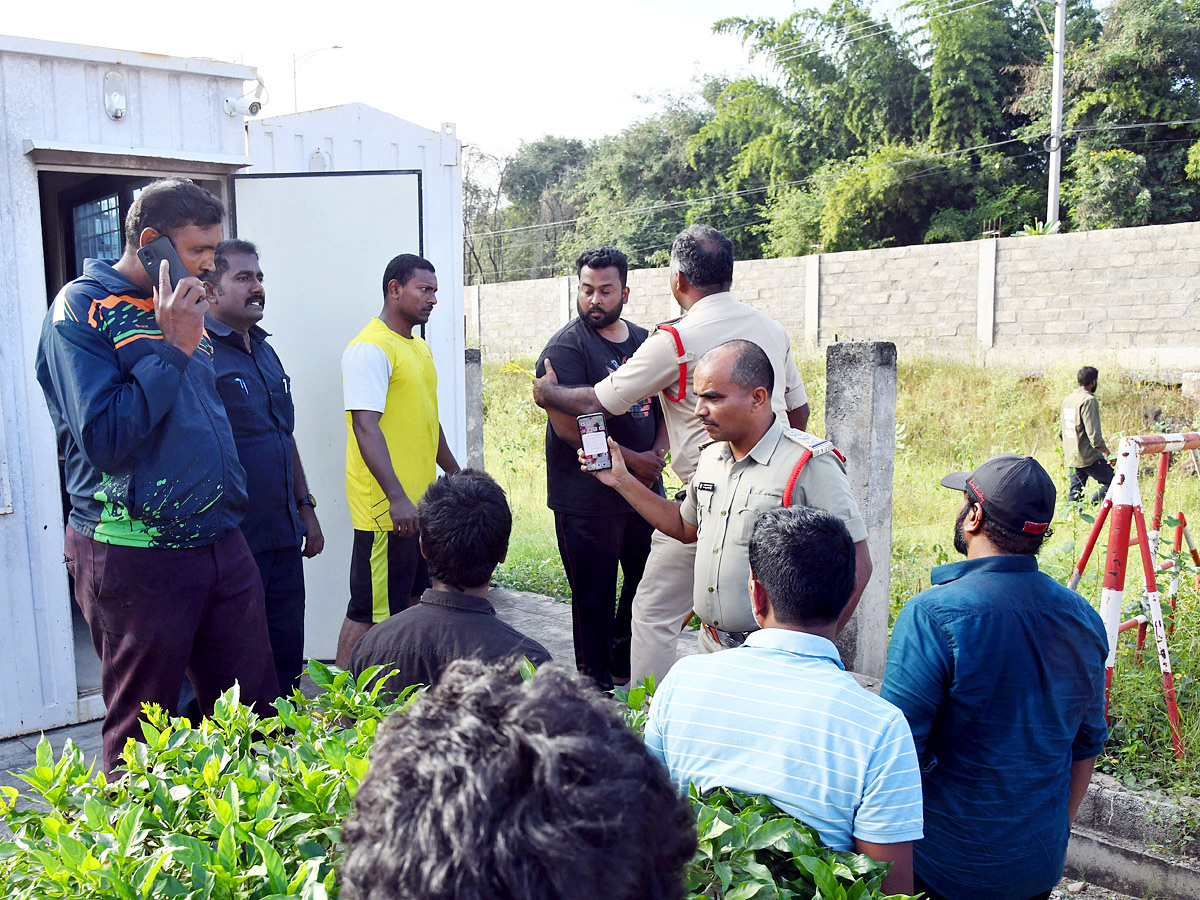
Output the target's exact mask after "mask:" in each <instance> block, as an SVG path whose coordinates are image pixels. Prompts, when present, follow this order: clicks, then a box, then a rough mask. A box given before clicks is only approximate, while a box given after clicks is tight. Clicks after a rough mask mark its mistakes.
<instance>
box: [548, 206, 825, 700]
mask: <svg viewBox="0 0 1200 900" xmlns="http://www.w3.org/2000/svg"><path fill="white" fill-rule="evenodd" d="M670 280H671V293H672V294H673V295H674V297H675V300H676V302H677V303H678V304H679V305H680V307H681V308H682V309H683V310H684V312H685V313H686V315H684V316H683V317H682V318H679V319H676V320H674V321H673V322H669V323H666V324H664V325H660V326H659V327H658V329H656V330H655V331H654V333H653V334H651V335H650V337H649V338H647V339H646V342H645V343H644V344H642V346H641V347H639V348H638V349H637V352H635V353H634V354H633V356H632V357H630V359H629V362H627V363H626V364H625V365H623V366H621V367H620V368H619V369H617V371H616V372H614V373H613V374H611V375H609V376H608V377H607V378H605V379H604V380H603V381H601V382H599V383H598V384H596V385H595V386H594V387H586V386H585V387H568V386H564V385H560V384H558V382H557V379H556V378H555V377H554V368H553V365H550V366H547V367H546V375H545V376H544V377H543V378H540V379H538V380H537V381H535V382H534V400H535V401H536V402H537V404H538V405H539V406H542V407H545V408H553V409H557V410H559V411H561V412H565V413H567V414H569V415H573V416H577V415H580V414H582V413H591V412H599V411H601V410H603V411H604V412H607V413H609V414H610V415H620V414H621V413H623V412H624V411H625V410H627V409H629V408H630V407H631V406H632V405H633V404H635V403H637V402H638V401H639V400H641V399H644V398H646V397H651V396H653V395H654V394H659V399H660V402H661V403H662V409H663V415H664V417H665V419H666V425H667V433H668V435H669V436H670V442H671V468H672V469H673V470H674V471H675V474H676V475H677V476H678V477H679V478H680V479H681V480H682V481H684V482H687V481H688V479H690V478H691V477H692V474H693V473H694V472H695V471H696V463H697V462H698V460H699V458H700V445H701V444H703V443H705V442H706V441H707V440H709V436H708V434H707V433H706V432H705V430H704V427H703V426H702V425H701V423H700V420H699V419H698V418H696V416H695V415H693V412H694V410H695V409H696V394H695V392H694V390H693V385H692V374H693V369H694V368H695V367H694V365H693V363H694V362H695V361H696V360H698V359H699V358H700V357H702V356H703V355H704V354H705V353H707V352H708V351H709V350H711V349H712V348H713V347H716V346H717V345H718V344H723V343H725V342H726V341H730V340H735V339H742V340H749V341H754V342H755V343H756V344H758V345H759V346H760V347H761V348H762V349H763V351H764V352H766V354H767V357H768V358H769V360H770V363H771V367H772V369H773V370H774V382H775V388H774V390H773V392H772V394H771V408H772V409H773V410H774V411H775V415H776V417H777V418H778V419H779V420H780V421H781V422H786V423H787V424H790V425H791V426H792V427H794V428H799V429H801V430H803V428H804V426H805V425H806V424H807V423H808V413H809V409H808V395H807V393H806V392H805V390H804V382H803V381H802V380H801V378H800V372H799V370H797V368H796V363H795V360H794V359H793V358H792V343H791V339H790V338H789V337H788V333H787V331H786V329H784V327H783V326H782V325H780V324H779V323H778V322H776V321H775V320H774V319H772V318H771V317H770V316H768V315H766V314H765V313H762V312H759V311H758V310H756V309H754V308H753V307H750V306H747V305H746V304H744V303H741V302H739V301H737V300H735V299H734V298H733V295H732V294H731V293H730V290H731V288H732V287H733V242H732V241H730V240H729V238H727V237H726V236H725V235H724V234H722V233H721V232H720V231H718V230H717V229H715V228H712V227H710V226H708V225H691V226H689V227H687V228H685V229H684V230H683V231H681V232H680V233H679V234H678V235H676V236H675V240H674V242H672V244H671V273H670ZM677 499H682V498H681V497H678V498H677ZM695 567H696V547H695V544H685V543H682V542H680V541H678V540H676V539H674V538H672V537H668V536H667V535H665V534H663V533H662V532H656V533H655V534H654V537H653V538H652V539H651V544H650V556H649V559H648V560H647V561H646V570H645V572H644V573H643V575H642V581H641V584H639V585H638V591H637V594H636V595H635V596H634V598H633V639H632V645H631V648H630V676H629V677H630V683H632V684H636V683H637V682H638V681H639V680H641V679H643V678H645V677H646V676H647V675H650V674H654V675H656V676H657V677H658V678H659V679H662V677H663V676H664V675H666V674H667V671H668V670H669V669H670V668H671V666H672V665H673V664H674V663H675V645H676V641H677V640H678V638H679V632H680V630H681V629H682V628H683V626H684V624H685V623H686V622H687V620H688V619H689V618H690V615H691V598H692V582H693V574H694V572H695Z"/></svg>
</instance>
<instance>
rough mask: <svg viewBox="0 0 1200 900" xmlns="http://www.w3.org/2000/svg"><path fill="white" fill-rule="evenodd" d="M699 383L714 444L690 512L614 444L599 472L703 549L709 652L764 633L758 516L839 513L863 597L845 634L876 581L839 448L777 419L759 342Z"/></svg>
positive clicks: (724, 348) (698, 581) (699, 568)
mask: <svg viewBox="0 0 1200 900" xmlns="http://www.w3.org/2000/svg"><path fill="white" fill-rule="evenodd" d="M694 383H695V390H696V396H697V402H696V407H695V413H694V414H695V417H696V419H697V421H699V423H700V425H701V427H702V428H703V429H704V430H705V432H706V433H707V434H708V435H709V437H711V438H712V441H711V442H710V443H707V444H705V445H704V446H703V447H702V448H701V451H700V460H699V464H698V465H697V467H696V471H695V473H694V474H693V475H692V477H691V479H690V480H689V482H688V487H687V491H686V495H685V497H684V500H683V504H682V505H681V506H680V505H676V504H674V503H672V502H671V501H669V500H666V499H665V498H662V497H659V496H658V495H657V494H654V493H653V492H652V491H650V490H649V489H648V488H646V487H645V486H644V485H643V484H641V483H640V482H639V481H638V480H637V479H636V478H635V477H633V476H632V475H630V474H629V472H628V470H627V469H626V468H625V464H624V460H623V459H622V457H621V453H620V449H619V448H617V446H616V444H615V443H612V442H611V441H610V448H611V449H612V455H613V468H612V470H611V471H605V472H597V473H594V474H595V475H596V477H597V478H599V479H600V480H601V481H603V482H604V483H605V484H607V485H609V486H610V487H613V488H615V489H616V490H617V491H619V492H620V493H621V495H622V496H623V497H624V498H625V499H626V500H628V501H629V503H630V505H631V506H633V508H634V509H635V510H637V511H638V513H640V514H641V515H642V516H643V517H644V518H645V519H646V520H647V521H648V522H650V523H651V524H652V525H654V527H655V528H656V529H658V530H659V531H660V532H662V533H663V534H665V535H668V536H670V537H672V538H673V539H675V540H677V541H680V542H682V543H684V544H693V543H694V544H695V546H696V562H695V569H694V573H695V578H694V590H693V595H692V602H693V606H694V609H695V611H696V613H697V614H698V615H699V616H700V618H701V620H702V621H703V623H704V628H703V629H702V630H701V633H700V647H701V649H702V650H705V651H709V652H711V651H715V650H720V649H723V648H725V647H736V646H737V645H738V644H740V643H741V642H742V641H743V640H745V637H746V635H747V634H749V633H750V632H751V631H754V630H756V629H757V627H758V626H757V624H756V623H755V620H754V614H753V611H752V609H751V606H750V596H749V590H748V582H749V578H750V562H749V556H748V549H747V548H748V546H749V542H750V535H751V532H752V531H753V530H754V522H755V519H756V518H757V517H758V516H760V515H762V513H764V512H765V511H767V510H769V509H775V508H778V507H780V506H785V505H789V506H792V505H794V506H800V505H803V506H818V507H821V508H823V509H825V510H827V511H829V512H831V513H833V514H834V515H836V516H837V517H838V518H840V519H841V520H842V521H843V522H844V523H845V524H846V528H847V530H848V531H849V532H850V536H851V537H852V538H853V539H854V542H855V543H854V549H855V585H854V593H853V594H852V596H851V598H850V602H849V603H848V604H847V606H846V609H845V610H844V611H843V613H842V616H841V618H840V619H839V621H838V627H839V628H841V627H842V626H843V625H845V623H846V622H847V621H849V619H850V616H851V614H852V613H853V612H854V607H855V606H856V605H857V604H858V598H859V597H860V596H862V592H863V588H864V587H865V586H866V583H867V579H868V578H870V575H871V555H870V552H869V551H868V550H867V528H866V524H865V523H864V522H863V518H862V515H861V514H860V513H859V510H858V505H857V504H856V503H855V501H854V496H853V494H852V493H851V490H850V482H849V481H848V480H847V478H846V470H845V468H844V467H843V465H842V461H841V459H840V458H839V455H838V453H837V450H836V449H835V448H834V447H833V445H832V444H830V443H829V442H828V441H826V440H823V439H821V438H818V437H815V436H814V435H811V434H807V433H806V432H803V431H799V430H797V429H792V428H785V427H784V426H783V424H782V423H781V422H779V421H778V419H777V418H776V416H775V414H774V412H773V411H772V409H771V392H772V388H773V387H774V373H773V372H772V368H771V363H770V361H769V359H768V358H767V355H766V354H765V353H764V352H763V350H762V348H761V347H759V346H758V345H756V344H754V343H751V342H750V341H741V340H738V341H729V342H727V343H724V344H721V345H720V346H718V347H716V348H714V349H713V350H710V351H709V352H708V353H706V354H705V355H704V356H703V357H702V358H701V359H700V361H699V363H697V365H696V371H695V376H694ZM581 453H582V451H581Z"/></svg>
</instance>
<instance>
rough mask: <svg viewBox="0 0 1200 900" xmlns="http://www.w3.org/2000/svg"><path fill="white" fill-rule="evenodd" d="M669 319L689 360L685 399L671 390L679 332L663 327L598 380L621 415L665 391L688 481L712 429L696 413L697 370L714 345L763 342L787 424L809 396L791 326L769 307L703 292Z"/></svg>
mask: <svg viewBox="0 0 1200 900" xmlns="http://www.w3.org/2000/svg"><path fill="white" fill-rule="evenodd" d="M667 324H669V325H674V327H675V328H676V329H677V330H678V331H679V337H680V339H681V340H682V341H683V350H684V356H683V361H684V362H686V363H687V384H686V393H685V394H684V397H683V399H682V400H681V401H679V402H678V403H675V402H673V401H672V400H670V399H669V398H668V397H667V396H666V395H667V394H670V395H671V397H675V396H678V393H679V363H680V357H679V356H678V354H677V353H676V352H675V338H674V337H672V336H671V334H670V333H668V332H666V331H662V330H661V329H659V330H656V331H655V332H654V333H653V334H651V335H650V337H648V338H647V339H646V341H645V343H643V344H642V346H640V347H638V349H637V352H635V353H634V354H633V356H631V357H630V358H629V360H628V362H626V363H625V364H624V365H622V366H621V367H620V368H619V369H617V371H615V372H613V373H612V375H610V376H608V378H606V379H604V380H603V381H601V382H600V383H599V384H597V385H596V397H597V398H598V399H599V400H600V404H601V405H602V406H603V407H604V409H605V410H606V411H607V412H608V413H609V414H610V415H614V416H616V415H620V414H621V413H623V412H625V411H627V410H628V409H629V408H630V407H631V406H633V405H634V404H635V403H637V402H639V401H641V400H644V399H645V398H647V397H652V396H654V395H655V394H657V393H659V392H660V391H661V392H663V397H662V409H663V416H664V418H665V419H666V425H667V434H668V435H669V437H670V439H671V468H672V469H674V470H675V474H676V475H678V476H679V479H680V480H681V481H687V480H688V478H690V477H691V475H692V473H693V472H694V471H696V463H697V461H698V460H699V458H700V445H701V444H703V443H705V442H706V441H707V440H708V434H707V432H705V430H704V428H703V427H702V426H701V425H700V420H699V419H697V418H696V416H695V415H694V412H695V409H696V394H695V393H694V392H693V389H692V375H693V370H694V369H695V367H696V361H697V360H699V359H700V357H702V356H703V355H704V354H705V353H707V352H708V351H709V350H711V349H712V348H713V347H716V346H718V345H719V344H723V343H725V342H726V341H733V340H747V341H753V342H754V343H756V344H758V346H760V347H762V349H763V351H764V352H765V353H766V354H767V358H768V359H770V360H771V366H772V368H773V369H774V371H775V390H774V391H773V392H772V395H771V407H772V409H774V410H775V413H776V416H777V417H780V418H781V421H782V422H783V424H785V425H786V424H787V411H788V410H791V409H799V408H800V407H801V406H803V405H804V404H805V403H807V402H808V394H807V392H806V391H805V390H804V382H803V381H802V380H801V378H800V371H799V370H798V369H797V368H796V361H795V360H794V359H793V358H792V342H791V339H790V338H789V337H788V333H787V331H786V330H785V329H784V327H783V326H782V325H780V324H779V323H778V322H776V321H775V320H774V319H772V318H771V317H770V316H768V315H767V314H766V313H763V312H759V311H758V310H757V309H755V308H754V307H752V306H747V305H746V304H745V303H741V302H739V301H737V300H735V299H733V295H732V294H730V293H728V292H725V293H720V294H710V295H709V296H707V297H703V298H701V299H700V300H697V301H696V303H695V304H694V305H693V306H692V308H691V309H690V310H689V311H688V312H687V314H686V315H684V316H682V317H681V318H678V319H675V320H674V321H673V322H668V323H667Z"/></svg>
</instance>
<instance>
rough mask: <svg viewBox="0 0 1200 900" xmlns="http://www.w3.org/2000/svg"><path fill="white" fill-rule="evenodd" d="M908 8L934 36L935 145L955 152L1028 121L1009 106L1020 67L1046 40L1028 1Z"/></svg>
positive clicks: (933, 1) (919, 3) (933, 2)
mask: <svg viewBox="0 0 1200 900" xmlns="http://www.w3.org/2000/svg"><path fill="white" fill-rule="evenodd" d="M948 7H949V8H948ZM907 8H908V9H909V10H910V11H911V12H912V14H913V16H914V18H915V19H916V20H917V22H918V23H919V24H920V26H921V30H922V31H923V32H924V34H925V35H926V36H927V39H928V48H929V49H928V61H929V77H930V87H929V93H930V105H931V121H930V130H929V138H930V141H931V143H932V146H934V147H936V148H937V149H939V150H955V149H960V148H963V147H974V146H978V145H980V144H985V143H993V142H997V141H1003V140H1007V139H1008V138H1010V137H1012V135H1013V132H1014V131H1015V130H1016V129H1017V128H1019V127H1020V126H1022V125H1024V124H1026V123H1027V119H1026V117H1025V116H1024V115H1023V114H1021V113H1019V112H1013V111H1012V110H1010V108H1009V104H1010V102H1011V100H1012V99H1013V98H1014V97H1015V96H1016V94H1017V93H1018V90H1019V88H1020V85H1021V74H1020V67H1021V66H1023V65H1029V64H1031V63H1034V62H1036V61H1037V60H1039V59H1041V57H1042V56H1043V54H1044V52H1045V50H1046V49H1047V46H1048V45H1047V43H1046V38H1045V34H1044V32H1043V31H1042V29H1041V25H1040V24H1039V23H1038V21H1037V18H1036V16H1035V15H1034V13H1033V12H1032V11H1031V9H1030V6H1029V4H1027V3H1021V4H1019V5H1018V4H1016V3H1014V2H1013V0H993V2H990V3H982V4H966V5H963V4H960V5H958V6H949V4H947V3H946V2H945V0H916V2H914V3H912V4H909V5H908V7H907Z"/></svg>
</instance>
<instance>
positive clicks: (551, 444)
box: [537, 247, 669, 690]
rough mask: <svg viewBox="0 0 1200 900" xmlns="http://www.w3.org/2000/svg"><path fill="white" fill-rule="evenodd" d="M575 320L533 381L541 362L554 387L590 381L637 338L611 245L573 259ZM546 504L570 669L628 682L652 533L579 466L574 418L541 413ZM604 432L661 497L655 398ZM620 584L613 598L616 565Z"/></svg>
mask: <svg viewBox="0 0 1200 900" xmlns="http://www.w3.org/2000/svg"><path fill="white" fill-rule="evenodd" d="M575 269H576V272H577V273H578V276H579V297H578V308H579V317H578V318H576V319H573V320H572V321H571V322H570V323H568V324H567V325H565V326H563V327H562V328H560V329H559V330H558V332H556V333H555V335H554V336H553V337H552V338H550V342H549V343H548V344H547V345H546V349H545V350H543V351H542V353H541V355H540V356H539V357H538V368H537V373H538V375H539V376H540V375H543V374H545V363H544V361H545V360H546V359H547V358H549V359H550V362H551V364H552V365H553V366H554V371H555V372H556V373H557V374H558V380H559V382H560V383H561V384H566V385H570V384H586V385H592V384H595V383H596V382H598V381H601V380H602V379H604V378H606V377H607V376H608V375H609V374H610V373H612V372H614V371H616V369H617V367H618V366H620V365H621V364H622V363H624V362H625V361H626V360H627V359H629V357H631V356H632V355H633V352H634V351H635V350H637V348H638V347H640V346H641V345H642V342H643V341H644V340H646V337H647V334H648V333H647V331H646V329H645V328H642V327H640V326H638V325H635V324H633V323H632V322H628V321H626V320H625V319H623V318H621V311H622V309H623V307H624V306H625V302H626V301H627V300H628V299H629V288H628V287H627V286H626V280H627V276H628V273H629V263H628V260H627V259H626V257H625V254H624V253H622V252H621V251H620V250H617V249H615V248H613V247H598V248H593V249H591V250H585V251H584V252H583V253H582V254H581V255H580V257H579V259H578V260H576V262H575ZM546 412H547V414H548V416H549V418H550V421H549V424H548V425H547V427H546V505H547V506H549V507H550V509H552V510H553V511H554V527H555V533H556V534H557V537H558V552H559V555H560V556H561V557H562V561H563V568H564V569H565V570H566V573H567V581H568V582H569V583H570V585H571V621H572V625H573V627H574V636H575V665H576V667H577V668H578V669H579V671H580V672H581V673H582V674H584V675H587V676H588V677H590V678H591V679H592V680H593V681H595V682H596V684H597V685H598V686H599V687H600V689H601V690H611V689H612V687H613V681H614V678H616V679H618V680H621V679H627V678H628V676H629V632H630V614H631V608H632V603H633V595H634V593H635V592H636V591H637V586H638V582H639V581H641V578H642V571H643V570H644V569H645V566H646V557H647V556H648V555H649V553H650V536H651V534H653V532H654V529H653V528H652V527H650V526H649V525H648V524H647V523H646V522H645V520H643V519H642V517H641V516H639V515H638V514H637V513H635V512H634V511H633V509H632V508H631V507H630V506H629V504H628V503H627V502H626V501H625V500H624V499H623V498H622V497H621V496H620V494H618V493H617V492H616V491H614V490H613V489H612V488H609V487H606V486H604V485H603V484H601V483H600V482H599V481H597V480H596V479H595V478H592V477H591V476H590V475H587V474H585V473H583V472H581V471H580V470H579V460H578V459H577V458H576V455H575V451H576V449H577V448H578V447H579V446H580V443H581V442H580V437H579V427H578V425H577V423H576V421H575V419H574V418H572V417H571V416H569V415H566V414H565V413H560V412H558V411H557V410H553V409H547V410H546ZM607 426H608V433H609V435H610V436H611V437H612V439H613V440H614V441H616V442H617V443H618V444H620V445H621V449H622V451H623V452H624V453H625V458H626V462H627V463H629V462H630V457H632V463H631V464H630V466H629V468H630V471H632V472H633V473H634V474H635V475H636V476H637V477H638V478H639V479H640V480H641V481H642V482H643V483H645V484H646V485H647V486H648V487H651V488H653V489H655V490H657V491H659V492H660V493H661V492H662V469H663V465H664V462H665V458H666V452H667V447H668V446H669V442H668V439H667V432H666V427H665V425H664V423H663V417H662V412H661V410H660V409H659V407H658V401H657V400H656V399H654V398H650V399H647V400H642V401H641V402H639V403H637V404H635V405H634V406H633V407H631V408H630V409H629V411H628V412H625V413H623V414H622V415H619V416H610V417H608V419H607ZM618 565H619V566H620V567H621V572H622V573H623V575H624V582H623V584H622V587H621V595H620V597H619V598H618V597H617V566H618Z"/></svg>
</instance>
